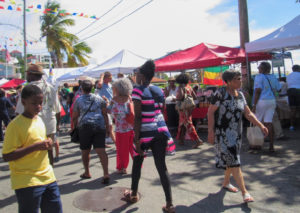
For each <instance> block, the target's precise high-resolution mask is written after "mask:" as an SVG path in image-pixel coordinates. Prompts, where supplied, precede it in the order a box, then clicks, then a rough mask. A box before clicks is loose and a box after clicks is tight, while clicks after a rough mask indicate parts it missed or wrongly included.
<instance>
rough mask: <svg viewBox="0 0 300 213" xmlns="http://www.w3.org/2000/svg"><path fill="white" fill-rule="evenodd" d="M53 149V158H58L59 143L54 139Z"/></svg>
mask: <svg viewBox="0 0 300 213" xmlns="http://www.w3.org/2000/svg"><path fill="white" fill-rule="evenodd" d="M54 148H55V157H57V158H58V157H59V141H58V140H57V139H56V143H55V144H54Z"/></svg>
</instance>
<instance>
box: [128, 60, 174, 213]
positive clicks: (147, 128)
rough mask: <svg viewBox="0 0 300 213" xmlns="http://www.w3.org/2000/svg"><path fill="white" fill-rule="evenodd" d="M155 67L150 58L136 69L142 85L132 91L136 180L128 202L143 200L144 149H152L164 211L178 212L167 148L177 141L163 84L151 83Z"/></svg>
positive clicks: (169, 149) (133, 170) (170, 147)
mask: <svg viewBox="0 0 300 213" xmlns="http://www.w3.org/2000/svg"><path fill="white" fill-rule="evenodd" d="M154 70H155V64H154V62H153V61H152V60H149V61H147V62H146V63H145V64H144V65H142V66H141V67H140V68H138V69H136V70H135V74H136V83H137V84H138V86H136V87H134V89H133V92H132V100H133V104H134V113H135V121H134V133H135V136H134V158H133V165H132V182H131V190H126V191H125V192H124V196H125V199H126V200H127V201H128V202H132V203H134V202H137V201H138V200H139V197H138V193H137V191H138V183H139V179H140V176H141V167H142V163H143V160H144V155H145V153H144V151H145V150H147V149H151V150H152V153H153V158H154V161H155V166H156V169H157V171H158V173H159V176H160V180H161V184H162V186H163V189H164V193H165V197H166V205H165V206H164V207H163V210H164V211H166V212H175V209H174V206H173V203H172V195H171V185H170V180H169V175H168V172H167V166H166V161H165V157H166V151H171V152H172V151H174V150H175V144H174V142H173V140H172V138H171V135H170V133H169V131H168V128H167V126H166V123H165V120H164V117H163V114H162V112H161V110H162V109H163V105H164V94H163V92H162V90H161V89H160V88H159V87H156V86H152V85H150V82H151V80H152V78H153V76H154Z"/></svg>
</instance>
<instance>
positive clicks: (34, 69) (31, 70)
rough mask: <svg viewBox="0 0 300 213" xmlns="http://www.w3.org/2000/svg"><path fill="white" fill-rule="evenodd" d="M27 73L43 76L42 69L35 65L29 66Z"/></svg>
mask: <svg viewBox="0 0 300 213" xmlns="http://www.w3.org/2000/svg"><path fill="white" fill-rule="evenodd" d="M27 72H28V73H31V74H35V75H44V74H45V73H44V72H43V67H41V66H39V65H36V64H30V65H29V67H28V69H27Z"/></svg>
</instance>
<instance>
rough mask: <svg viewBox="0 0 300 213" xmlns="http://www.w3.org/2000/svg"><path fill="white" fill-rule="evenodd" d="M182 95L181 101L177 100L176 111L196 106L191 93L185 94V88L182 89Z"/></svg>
mask: <svg viewBox="0 0 300 213" xmlns="http://www.w3.org/2000/svg"><path fill="white" fill-rule="evenodd" d="M184 91H185V92H184V97H183V99H182V101H177V103H176V106H175V108H176V109H177V110H178V111H184V110H189V109H194V108H195V107H196V104H195V101H194V99H193V96H192V95H189V94H187V92H186V90H184Z"/></svg>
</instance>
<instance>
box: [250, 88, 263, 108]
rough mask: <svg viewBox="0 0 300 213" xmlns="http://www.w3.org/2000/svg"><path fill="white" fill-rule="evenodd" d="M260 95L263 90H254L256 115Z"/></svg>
mask: <svg viewBox="0 0 300 213" xmlns="http://www.w3.org/2000/svg"><path fill="white" fill-rule="evenodd" d="M260 94H261V88H256V89H255V90H254V102H253V108H252V111H253V112H254V113H255V110H256V104H257V102H258V100H259V97H260Z"/></svg>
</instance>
